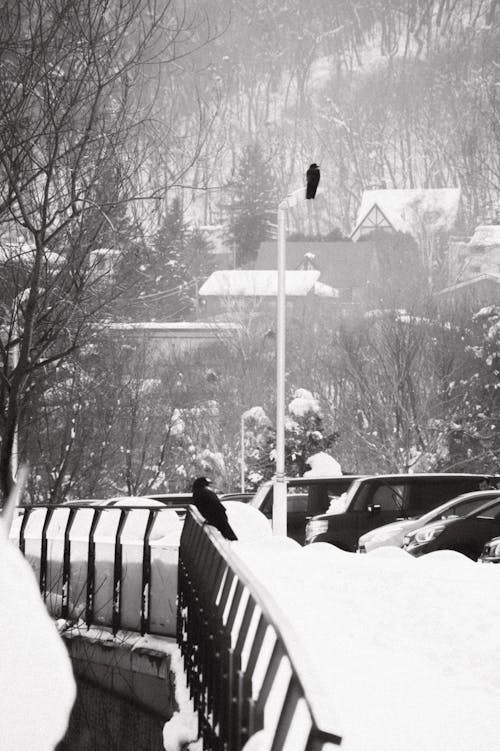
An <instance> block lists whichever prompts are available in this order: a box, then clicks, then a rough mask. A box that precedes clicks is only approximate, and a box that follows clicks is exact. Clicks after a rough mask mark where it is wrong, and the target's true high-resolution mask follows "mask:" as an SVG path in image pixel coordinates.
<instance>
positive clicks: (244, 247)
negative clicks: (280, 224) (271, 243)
mask: <svg viewBox="0 0 500 751" xmlns="http://www.w3.org/2000/svg"><path fill="white" fill-rule="evenodd" d="M232 188H233V191H234V196H233V203H232V206H231V209H230V210H231V216H230V219H229V226H228V231H227V237H228V240H229V242H230V243H231V244H233V245H234V248H235V250H236V263H237V265H238V266H248V265H251V263H252V261H254V260H255V258H256V255H257V250H258V248H259V246H260V244H261V243H262V242H264V240H268V239H270V238H271V237H272V236H273V223H274V222H275V206H276V197H275V187H274V180H273V175H272V173H271V170H270V168H269V163H268V162H267V161H266V159H265V157H264V154H263V151H262V149H261V147H260V145H259V144H258V143H257V142H256V143H252V144H250V145H248V146H247V147H246V148H245V150H244V152H243V154H242V157H241V160H240V164H239V167H238V170H237V173H236V176H235V178H234V181H233V183H232Z"/></svg>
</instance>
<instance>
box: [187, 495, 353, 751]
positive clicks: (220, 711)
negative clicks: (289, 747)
mask: <svg viewBox="0 0 500 751" xmlns="http://www.w3.org/2000/svg"><path fill="white" fill-rule="evenodd" d="M177 603H178V609H177V641H178V644H179V647H180V650H181V653H182V656H183V660H184V667H185V671H186V676H187V681H188V685H189V687H190V692H191V696H192V698H193V700H194V703H195V707H196V709H197V712H198V720H199V729H200V735H201V737H202V739H203V748H204V749H205V750H207V749H210V751H240V749H242V747H243V746H244V744H245V742H246V741H247V740H248V738H249V737H250V736H252V735H253V734H254V733H255V732H257V731H258V730H261V729H262V730H263V731H264V732H265V733H266V734H269V737H270V741H268V743H269V747H270V748H271V749H272V751H281V749H284V748H285V744H286V742H287V737H288V738H289V739H290V737H293V738H294V743H293V748H294V749H300V751H302V750H303V751H319V750H320V749H322V748H323V746H324V745H325V744H333V745H340V743H341V738H340V736H339V735H338V733H337V732H335V729H332V725H333V719H332V712H331V707H330V706H329V704H328V700H327V697H325V695H324V694H323V693H322V692H321V690H320V689H319V685H318V683H317V682H316V680H315V676H314V675H313V674H312V672H311V668H310V666H309V665H308V664H307V661H306V658H305V655H304V653H303V650H301V647H300V644H298V643H297V641H296V637H295V633H294V631H293V629H292V628H290V626H287V619H286V618H283V617H282V616H281V617H280V614H279V613H278V611H277V609H276V607H275V606H274V604H273V602H272V601H270V599H269V595H267V593H266V590H265V588H263V587H262V586H259V582H257V581H255V579H254V578H253V577H252V574H251V572H249V571H248V569H247V568H246V566H244V565H243V564H242V562H241V560H239V559H238V557H237V550H232V549H231V545H229V544H228V543H227V542H226V541H225V540H223V538H222V537H221V535H220V534H219V532H218V531H217V530H215V529H214V528H213V527H209V526H207V525H204V524H203V519H202V518H201V517H200V515H199V514H198V512H197V511H196V510H195V509H193V508H192V507H191V508H190V509H189V511H188V514H187V517H186V521H185V523H184V527H183V532H182V537H181V546H180V550H179V582H178V601H177ZM271 697H272V699H273V700H272V702H271V701H270V699H271ZM271 705H272V707H273V710H272V712H271V710H270V706H271ZM290 733H292V734H293V735H292V736H289V734H290Z"/></svg>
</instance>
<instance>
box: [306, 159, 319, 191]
mask: <svg viewBox="0 0 500 751" xmlns="http://www.w3.org/2000/svg"><path fill="white" fill-rule="evenodd" d="M319 177H320V174H319V167H318V165H317V164H311V166H310V167H309V169H308V170H307V172H306V180H307V187H306V198H314V196H315V195H316V190H317V188H318V184H319Z"/></svg>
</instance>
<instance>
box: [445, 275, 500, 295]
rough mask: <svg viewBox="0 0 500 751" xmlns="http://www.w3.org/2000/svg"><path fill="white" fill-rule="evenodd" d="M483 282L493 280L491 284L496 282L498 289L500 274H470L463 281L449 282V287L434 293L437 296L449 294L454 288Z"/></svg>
mask: <svg viewBox="0 0 500 751" xmlns="http://www.w3.org/2000/svg"><path fill="white" fill-rule="evenodd" d="M484 282H493V284H498V285H499V289H500V274H478V275H477V276H472V277H471V278H470V279H465V280H464V281H463V282H457V283H456V284H451V285H450V286H449V287H444V288H443V289H441V290H439V292H437V293H436V294H437V295H438V296H439V295H449V294H451V293H452V292H455V291H456V290H459V289H464V288H466V287H473V286H475V285H477V284H481V283H484Z"/></svg>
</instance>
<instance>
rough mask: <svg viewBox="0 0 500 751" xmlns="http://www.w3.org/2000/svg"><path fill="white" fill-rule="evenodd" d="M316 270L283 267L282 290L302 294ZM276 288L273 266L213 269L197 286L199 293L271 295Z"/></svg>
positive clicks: (309, 288) (312, 281) (310, 289)
mask: <svg viewBox="0 0 500 751" xmlns="http://www.w3.org/2000/svg"><path fill="white" fill-rule="evenodd" d="M319 276H320V272H319V271H316V270H310V271H286V272H285V290H286V294H287V295H290V296H294V297H297V296H301V297H303V296H305V295H308V294H309V293H310V292H313V291H314V285H315V283H316V282H317V281H318V279H319ZM277 291H278V272H277V271H276V270H274V269H267V270H262V269H259V270H247V269H226V270H220V271H214V272H213V274H211V275H210V276H209V278H208V279H207V280H206V282H205V283H204V284H202V286H201V287H200V289H199V295H200V296H203V297H210V296H217V297H271V296H276V294H277Z"/></svg>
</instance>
